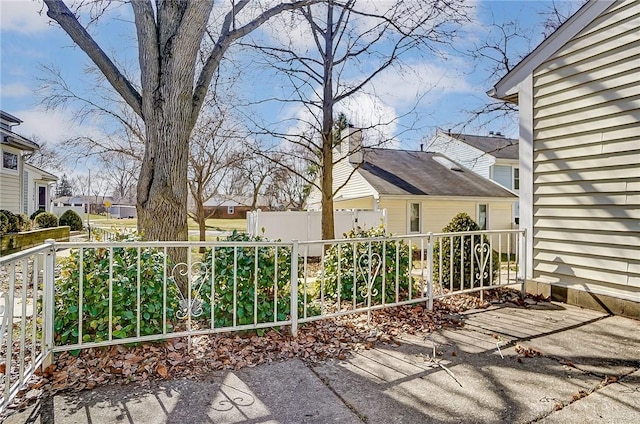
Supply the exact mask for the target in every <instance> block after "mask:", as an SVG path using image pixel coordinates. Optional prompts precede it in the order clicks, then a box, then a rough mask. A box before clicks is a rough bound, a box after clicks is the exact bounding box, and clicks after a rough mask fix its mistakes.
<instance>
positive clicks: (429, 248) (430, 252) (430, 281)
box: [422, 232, 433, 311]
mask: <svg viewBox="0 0 640 424" xmlns="http://www.w3.org/2000/svg"><path fill="white" fill-rule="evenodd" d="M427 237H428V238H429V242H428V243H427V267H428V268H427V270H428V272H427V296H428V297H429V300H428V301H427V309H429V310H430V311H432V310H433V233H432V232H429V233H427ZM422 266H423V267H424V264H422Z"/></svg>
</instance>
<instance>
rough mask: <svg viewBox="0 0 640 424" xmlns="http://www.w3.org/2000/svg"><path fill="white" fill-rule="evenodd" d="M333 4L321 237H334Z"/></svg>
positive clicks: (326, 62) (327, 68)
mask: <svg viewBox="0 0 640 424" xmlns="http://www.w3.org/2000/svg"><path fill="white" fill-rule="evenodd" d="M333 30H334V27H333V5H332V4H331V3H329V4H328V5H327V31H326V32H325V34H324V37H325V38H324V40H325V49H324V78H323V99H322V130H321V134H322V184H321V185H322V203H321V205H322V239H323V240H331V239H334V238H335V228H334V221H333V220H334V218H333V104H334V96H333Z"/></svg>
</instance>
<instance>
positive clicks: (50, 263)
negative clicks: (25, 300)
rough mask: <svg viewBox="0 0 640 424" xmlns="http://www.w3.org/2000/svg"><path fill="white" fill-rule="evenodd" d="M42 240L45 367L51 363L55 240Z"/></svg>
mask: <svg viewBox="0 0 640 424" xmlns="http://www.w3.org/2000/svg"><path fill="white" fill-rule="evenodd" d="M44 242H45V244H48V245H49V249H47V251H46V256H45V259H44V273H43V276H42V291H43V297H44V305H43V306H44V322H43V323H42V330H43V332H44V348H45V354H46V356H45V359H44V362H43V363H42V366H43V368H46V367H48V366H49V365H51V364H52V363H53V352H52V351H53V328H54V325H53V324H54V322H53V320H54V310H53V308H54V305H55V298H54V297H55V266H56V247H55V244H56V241H55V240H54V239H46V240H45V241H44Z"/></svg>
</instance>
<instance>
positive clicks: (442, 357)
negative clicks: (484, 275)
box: [5, 303, 640, 424]
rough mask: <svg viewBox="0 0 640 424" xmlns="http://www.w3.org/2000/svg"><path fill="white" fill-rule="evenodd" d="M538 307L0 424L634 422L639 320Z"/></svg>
mask: <svg viewBox="0 0 640 424" xmlns="http://www.w3.org/2000/svg"><path fill="white" fill-rule="evenodd" d="M534 306H535V307H532V308H515V307H508V306H504V305H503V306H501V307H491V308H488V309H484V310H476V311H468V312H466V313H464V314H460V315H459V316H458V319H459V320H460V321H461V322H462V323H464V326H462V327H460V328H457V329H443V330H441V331H438V332H436V333H431V334H415V335H410V334H405V335H401V336H399V337H398V338H397V340H398V341H399V344H395V343H389V344H384V343H378V344H377V345H375V346H373V347H372V348H371V349H364V348H363V349H362V350H359V351H357V352H354V353H353V355H351V356H350V357H348V358H347V359H346V360H344V361H328V362H324V363H321V364H316V365H315V366H313V367H311V368H310V367H309V366H307V365H305V364H304V363H302V362H301V361H299V360H289V361H286V362H280V363H275V364H268V365H260V366H257V367H255V368H246V369H243V370H240V371H233V372H232V371H227V372H217V373H213V374H209V375H204V376H201V377H200V378H197V379H191V380H174V381H165V382H161V383H155V384H150V383H147V384H146V385H144V384H142V385H141V384H131V385H125V386H110V387H103V388H99V389H94V390H92V391H85V392H81V393H79V394H62V395H57V396H54V397H53V398H49V399H45V400H43V401H41V402H40V403H39V404H38V405H37V406H35V407H32V408H31V409H30V410H27V411H23V412H19V413H15V414H14V415H12V416H10V417H9V418H8V419H7V420H6V421H5V422H6V423H9V424H16V423H24V422H29V423H31V422H42V423H56V424H68V423H91V424H99V423H119V422H126V423H144V424H146V423H177V422H185V421H187V422H194V423H207V422H211V423H214V422H215V423H240V422H242V423H256V424H257V423H331V422H339V423H361V422H367V423H385V424H386V423H425V422H430V423H439V422H441V423H461V422H464V423H498V422H500V423H502V422H509V423H532V422H540V421H541V420H542V421H543V422H548V423H553V424H557V423H589V422H607V423H625V424H626V423H631V422H634V423H635V422H640V412H639V411H640V331H639V330H640V322H639V321H634V320H631V319H626V318H620V317H610V316H607V315H603V314H601V313H598V312H593V311H588V310H583V309H580V308H577V307H572V306H567V305H564V304H557V303H552V304H545V303H541V304H539V305H534ZM434 352H435V354H434ZM612 376H617V377H615V379H612ZM607 378H608V379H607ZM605 381H608V382H610V384H608V385H606V386H604V387H603V382H605Z"/></svg>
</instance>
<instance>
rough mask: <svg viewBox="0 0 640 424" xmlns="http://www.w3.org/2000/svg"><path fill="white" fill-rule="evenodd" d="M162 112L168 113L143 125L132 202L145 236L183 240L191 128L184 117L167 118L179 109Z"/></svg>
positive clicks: (185, 226) (147, 237) (148, 238)
mask: <svg viewBox="0 0 640 424" xmlns="http://www.w3.org/2000/svg"><path fill="white" fill-rule="evenodd" d="M185 109H186V108H185ZM185 109H183V111H184V110H185ZM186 110H188V109H186ZM165 115H168V116H167V117H166V118H164V119H161V118H158V119H153V120H149V121H147V122H148V123H147V125H146V131H147V149H146V151H145V156H144V160H143V161H142V168H141V170H140V177H139V179H138V192H137V194H138V199H137V203H136V209H137V212H138V229H139V230H140V231H143V230H144V232H145V234H144V237H145V239H147V240H187V236H188V228H187V210H186V208H185V205H186V204H187V165H188V162H187V155H188V149H189V145H188V142H189V134H190V133H191V128H188V125H186V123H185V121H186V120H184V119H175V118H170V116H174V117H177V116H179V115H180V113H178V112H176V113H165ZM156 123H158V124H157V125H156Z"/></svg>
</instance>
